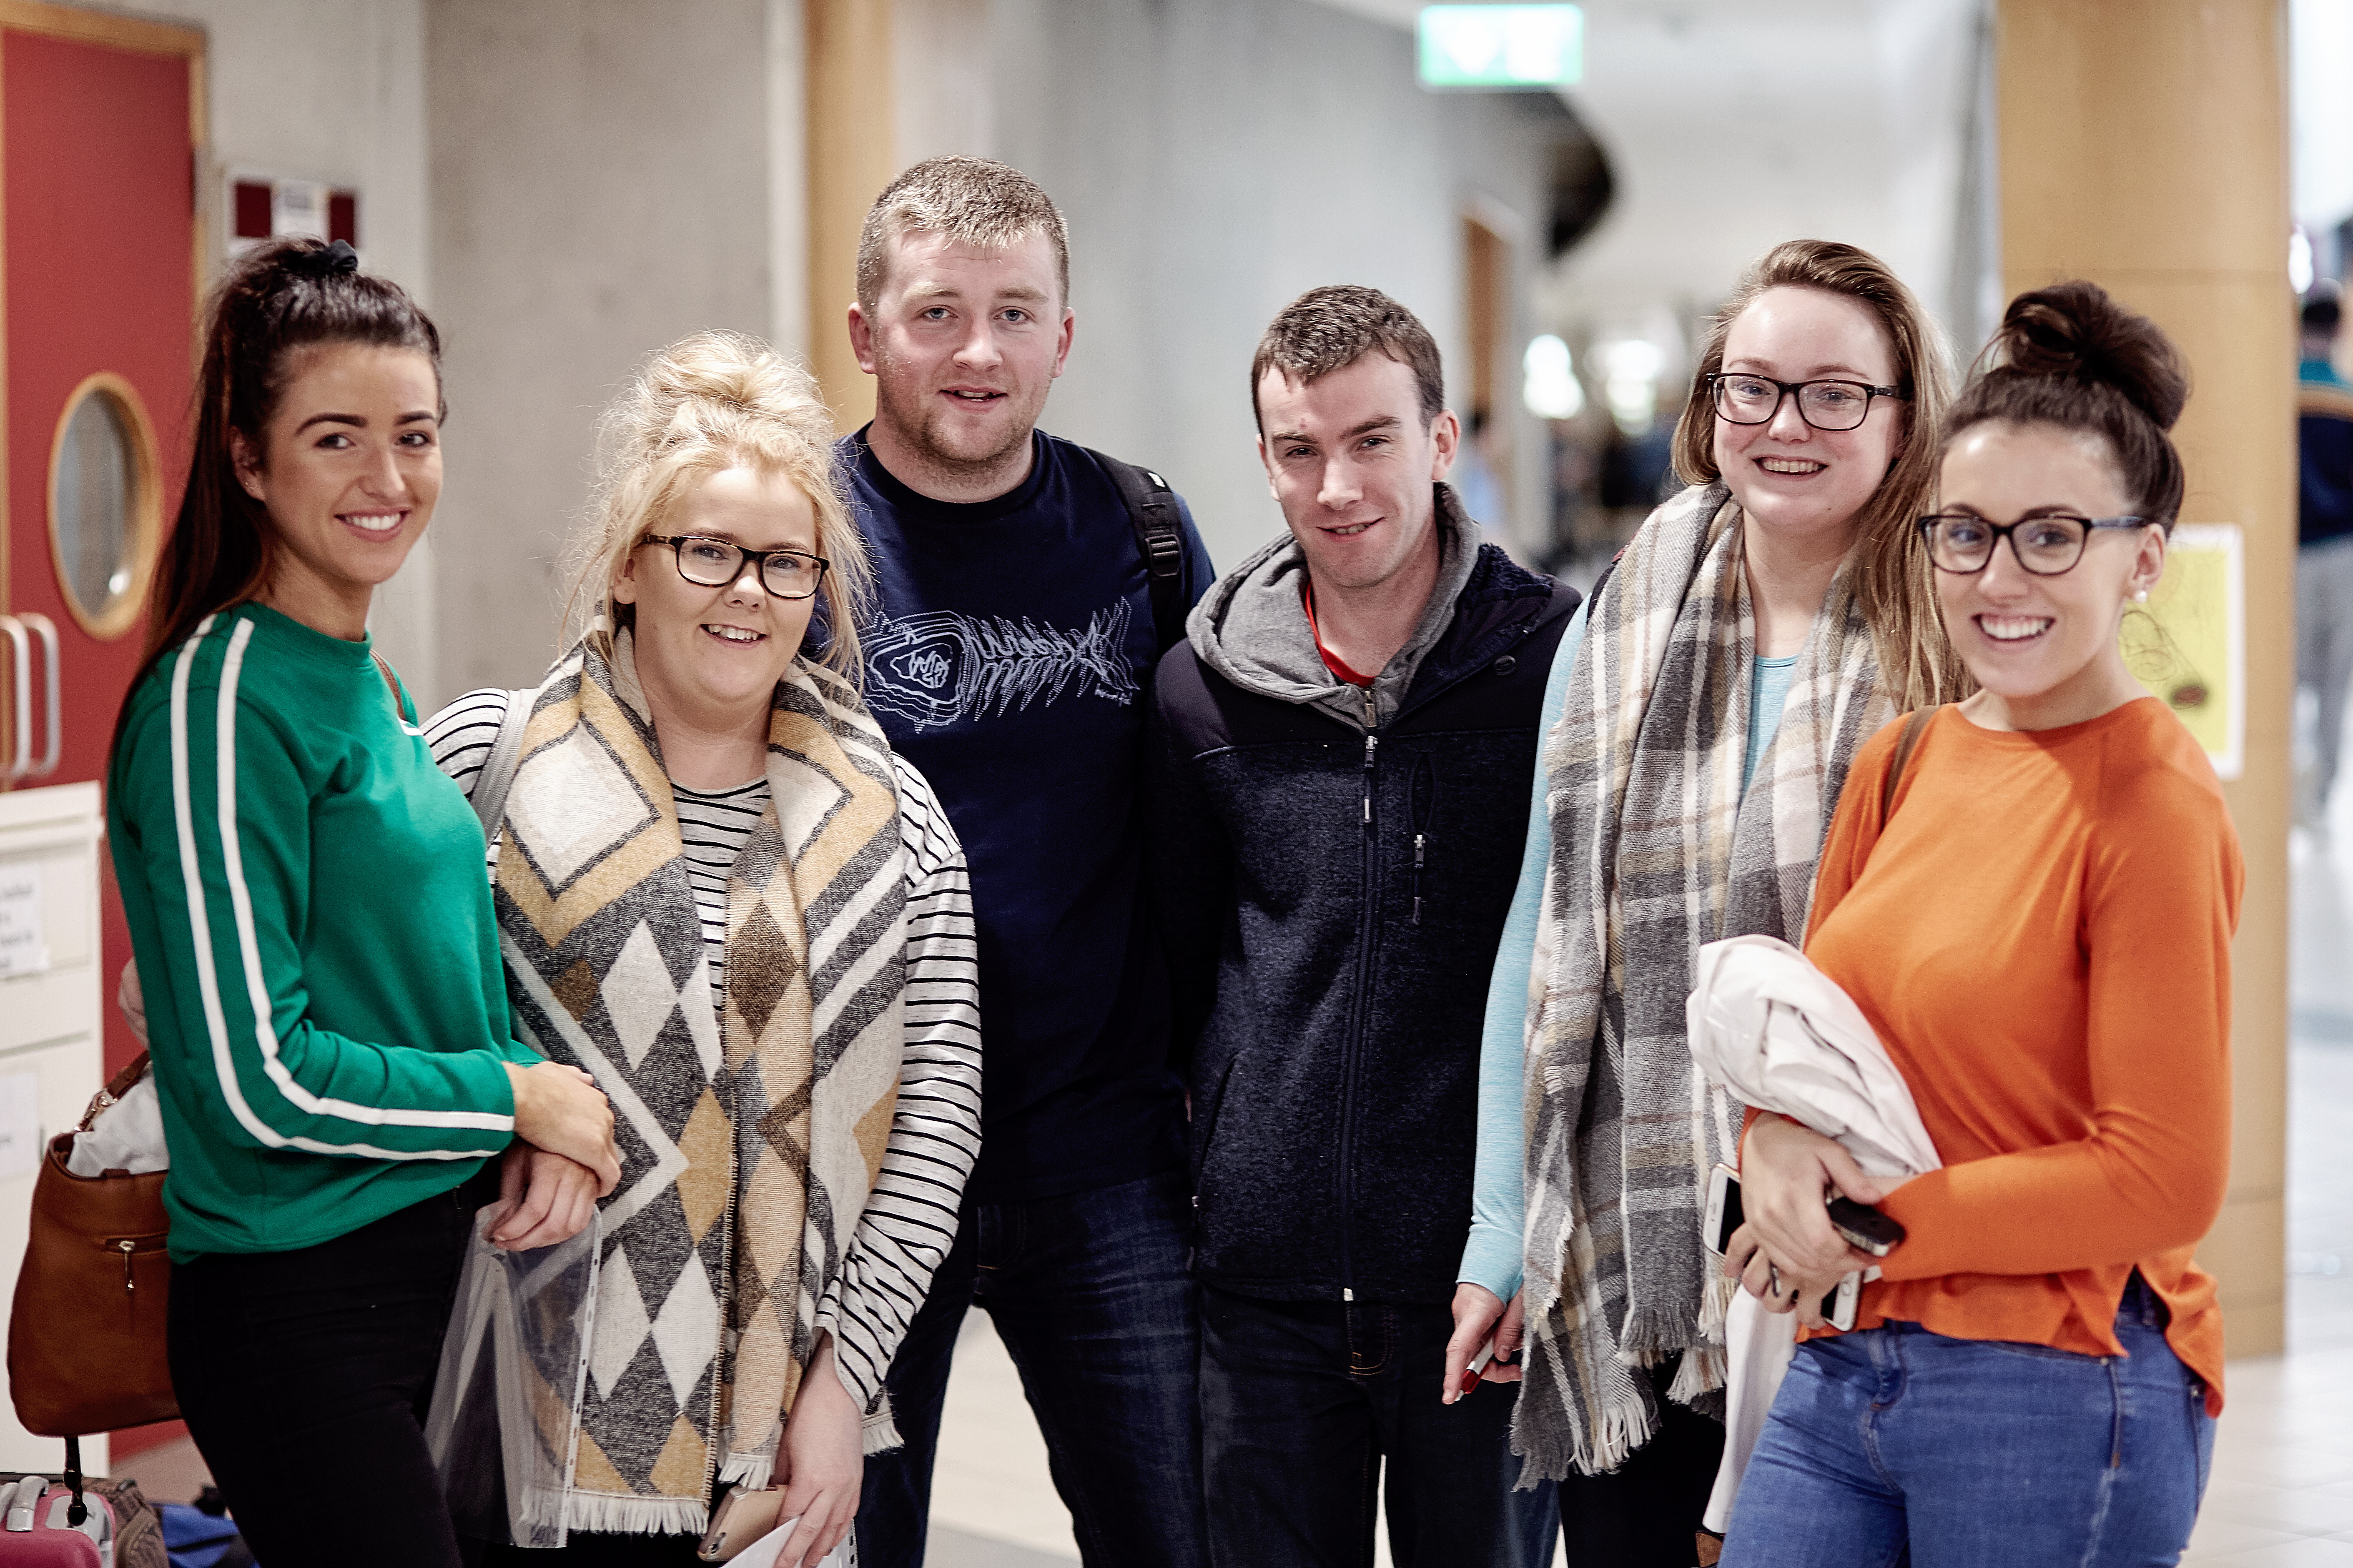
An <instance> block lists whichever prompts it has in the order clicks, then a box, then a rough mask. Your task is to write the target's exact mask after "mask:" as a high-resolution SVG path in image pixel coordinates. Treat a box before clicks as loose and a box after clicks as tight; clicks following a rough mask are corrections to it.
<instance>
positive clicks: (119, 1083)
mask: <svg viewBox="0 0 2353 1568" xmlns="http://www.w3.org/2000/svg"><path fill="white" fill-rule="evenodd" d="M146 1076H147V1053H146V1052H145V1051H142V1052H140V1053H139V1054H138V1055H137V1056H135V1057H133V1058H131V1059H130V1060H129V1061H127V1062H125V1063H123V1064H122V1070H121V1072H119V1073H116V1074H115V1075H114V1076H113V1077H112V1078H111V1079H107V1080H106V1087H105V1088H104V1089H100V1090H99V1091H98V1092H97V1093H96V1094H95V1095H93V1096H91V1097H90V1109H89V1110H85V1111H83V1112H82V1113H81V1125H80V1126H79V1127H78V1128H76V1129H75V1131H78V1132H87V1131H90V1123H92V1122H94V1121H97V1120H98V1117H99V1113H100V1111H102V1110H105V1109H106V1108H107V1107H108V1106H110V1105H112V1104H113V1103H114V1102H115V1101H116V1100H121V1098H122V1097H123V1096H124V1095H126V1094H129V1093H130V1092H131V1086H132V1084H135V1083H137V1082H138V1081H139V1080H140V1079H142V1078H145V1077H146Z"/></svg>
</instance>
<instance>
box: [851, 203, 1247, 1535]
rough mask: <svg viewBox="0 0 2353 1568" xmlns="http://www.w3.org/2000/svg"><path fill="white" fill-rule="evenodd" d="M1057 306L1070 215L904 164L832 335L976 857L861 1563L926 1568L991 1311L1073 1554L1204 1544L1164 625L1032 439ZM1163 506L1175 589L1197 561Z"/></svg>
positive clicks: (884, 697) (895, 642) (880, 711)
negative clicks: (947, 1198)
mask: <svg viewBox="0 0 2353 1568" xmlns="http://www.w3.org/2000/svg"><path fill="white" fill-rule="evenodd" d="M1068 298H1069V250H1068V241H1067V238H1066V233H1065V229H1064V227H1063V223H1062V217H1061V215H1060V212H1058V211H1057V210H1056V209H1055V207H1054V204H1053V202H1052V201H1051V200H1050V198H1049V197H1048V196H1047V195H1046V193H1045V192H1044V191H1042V190H1040V189H1039V187H1038V186H1037V185H1036V184H1033V183H1032V182H1031V181H1030V180H1029V179H1028V178H1027V177H1026V176H1024V175H1023V174H1020V173H1018V171H1016V170H1014V169H1011V168H1008V167H1007V166H1006V165H1005V164H1002V163H993V162H989V161H987V160H984V159H976V158H934V159H932V160H929V161H927V162H925V163H918V164H916V165H915V166H914V167H913V168H912V169H909V170H908V171H907V172H906V173H905V174H902V175H900V176H899V178H898V179H897V180H895V181H894V182H892V184H891V185H890V187H889V188H888V189H886V190H885V191H883V193H882V195H881V197H879V198H878V199H877V200H876V202H875V204H874V207H873V210H872V211H871V213H870V214H869V215H868V216H867V219H866V226H865V231H864V233H863V234H862V235H861V236H860V241H859V256H858V303H857V304H856V305H855V306H853V307H852V308H851V310H850V312H849V332H850V339H851V342H852V343H853V344H854V346H855V347H856V349H857V351H858V357H859V363H860V365H861V366H862V367H863V368H864V369H865V370H866V371H867V372H868V373H869V374H871V375H872V376H873V377H874V380H875V412H874V421H873V423H872V424H871V425H869V426H867V427H866V428H865V429H863V430H861V431H860V432H858V433H857V434H856V435H854V436H850V437H846V438H845V439H844V440H843V441H842V443H841V447H840V458H841V467H842V471H843V472H844V473H845V474H846V475H847V476H848V478H849V485H850V489H851V500H852V504H853V508H854V510H855V511H856V513H857V515H858V519H859V523H860V528H861V529H862V531H864V534H865V537H866V539H867V542H868V543H869V544H870V545H871V549H872V552H873V557H874V569H875V583H876V587H877V590H878V604H877V605H876V616H875V620H874V622H873V624H872V626H871V627H870V628H869V629H868V630H867V631H866V633H865V646H866V700H867V703H868V705H869V706H870V707H871V709H872V710H873V711H874V715H875V717H876V718H877V719H878V720H880V721H881V724H882V727H883V729H884V730H885V731H887V732H888V733H889V735H890V737H891V743H892V745H893V746H895V747H897V748H898V749H899V750H900V751H902V752H905V753H906V755H907V757H908V759H909V760H910V761H912V762H913V763H914V764H915V765H916V766H917V767H919V768H921V769H922V770H923V774H924V776H925V777H926V778H927V779H929V780H930V781H931V784H932V787H933V788H934V790H936V791H937V792H938V794H939V796H940V800H941V803H942V805H944V806H945V808H946V810H947V814H948V818H949V820H950V821H951V822H952V823H953V824H954V825H955V830H956V834H957V836H958V837H960V838H961V839H962V840H963V841H964V848H965V860H966V862H967V863H968V865H969V866H970V868H971V872H972V893H973V906H974V911H975V914H976V924H977V928H978V934H979V952H978V959H979V979H980V1017H981V1033H982V1041H983V1045H982V1058H981V1061H982V1067H981V1082H982V1130H981V1147H980V1156H979V1163H977V1165H976V1167H975V1168H974V1171H973V1174H972V1179H971V1181H970V1183H969V1184H968V1185H967V1186H966V1188H965V1197H964V1206H963V1212H962V1223H961V1226H959V1227H958V1230H957V1233H956V1237H955V1245H954V1247H952V1249H951V1250H950V1251H949V1253H948V1255H947V1257H946V1258H945V1259H944V1261H943V1262H942V1264H941V1266H940V1268H939V1271H938V1273H937V1274H936V1275H935V1276H934V1279H933V1281H932V1289H931V1294H930V1296H929V1297H928V1298H927V1299H926V1300H925V1301H924V1303H923V1307H922V1309H921V1310H919V1311H918V1312H917V1314H916V1316H915V1320H914V1322H913V1326H912V1327H911V1328H910V1329H909V1331H908V1334H907V1339H906V1342H905V1344H904V1345H903V1346H902V1348H901V1350H900V1352H899V1354H898V1357H897V1359H896V1360H895V1361H894V1362H893V1363H892V1367H891V1372H890V1377H889V1389H890V1394H891V1399H892V1409H893V1412H894V1415H895V1416H896V1419H897V1424H898V1427H899V1431H900V1432H901V1434H902V1436H904V1437H905V1439H906V1447H904V1448H903V1449H901V1450H899V1451H897V1452H895V1453H891V1454H885V1455H881V1456H877V1457H875V1458H870V1459H869V1460H867V1461H866V1469H865V1481H864V1491H863V1496H862V1498H861V1500H860V1506H859V1511H858V1542H859V1552H860V1560H861V1561H862V1562H864V1563H866V1564H868V1568H915V1565H916V1564H918V1563H921V1562H922V1560H923V1542H924V1533H925V1521H926V1519H927V1517H928V1515H929V1513H930V1501H931V1471H932V1461H933V1456H934V1450H935V1448H936V1446H937V1439H938V1435H939V1423H940V1407H941V1403H942V1400H943V1397H944V1394H945V1392H946V1387H947V1378H948V1365H949V1360H950V1357H951V1355H952V1353H953V1352H954V1349H955V1337H956V1333H957V1331H958V1329H959V1328H960V1327H961V1325H962V1323H963V1321H964V1319H965V1313H966V1311H967V1310H968V1309H969V1308H970V1306H971V1305H972V1304H973V1303H974V1302H978V1304H979V1305H981V1306H982V1307H985V1308H987V1310H988V1312H989V1315H990V1317H991V1320H992V1321H994V1322H995V1324H996V1326H997V1333H998V1334H999V1336H1000V1337H1002V1338H1003V1339H1004V1341H1005V1342H1006V1345H1007V1347H1008V1350H1009V1351H1010V1352H1012V1355H1013V1359H1014V1361H1015V1363H1017V1364H1018V1366H1019V1367H1020V1369H1021V1378H1022V1385H1023V1389H1024V1391H1025V1392H1026V1393H1027V1394H1028V1395H1029V1403H1030V1405H1031V1407H1032V1408H1033V1409H1034V1410H1035V1411H1036V1412H1037V1414H1038V1418H1039V1427H1040V1428H1041V1430H1042V1431H1043V1432H1044V1435H1045V1438H1046V1443H1047V1446H1048V1447H1049V1449H1050V1452H1051V1455H1052V1458H1053V1469H1054V1479H1055V1485H1056V1486H1057V1488H1058V1489H1060V1492H1061V1494H1062V1500H1063V1501H1064V1502H1065V1503H1067V1504H1068V1505H1069V1507H1070V1510H1071V1520H1072V1521H1073V1524H1074V1527H1075V1530H1076V1533H1077V1536H1078V1542H1079V1547H1080V1551H1081V1552H1082V1555H1083V1557H1084V1560H1085V1561H1086V1562H1087V1563H1090V1564H1096V1563H1101V1564H1106V1565H1109V1564H1117V1565H1118V1568H1135V1565H1141V1564H1155V1563H1168V1564H1179V1563H1182V1564H1194V1563H1201V1562H1204V1561H1206V1558H1207V1551H1206V1544H1205V1540H1204V1533H1203V1528H1202V1523H1201V1517H1202V1515H1201V1494H1200V1479H1199V1430H1200V1427H1199V1416H1198V1410H1197V1407H1196V1404H1195V1391H1194V1363H1195V1358H1196V1352H1197V1348H1198V1325H1197V1317H1196V1311H1195V1305H1194V1290H1193V1286H1192V1283H1191V1280H1190V1278H1189V1275H1188V1273H1187V1247H1188V1246H1189V1243H1190V1231H1191V1214H1190V1205H1189V1202H1188V1194H1187V1188H1186V1184H1185V1177H1184V1145H1183V1136H1184V1116H1185V1110H1184V1100H1183V1096H1182V1091H1181V1089H1180V1088H1179V1085H1178V1080H1177V1078H1176V1074H1175V1073H1174V1072H1173V1071H1172V1070H1171V1068H1170V1065H1169V1061H1168V1041H1169V1003H1168V996H1167V984H1166V970H1165V967H1164V965H1163V963H1162V962H1161V959H1160V955H1159V952H1158V950H1157V947H1156V944H1155V941H1154V939H1153V936H1152V933H1151V931H1150V928H1149V926H1148V924H1147V922H1146V921H1145V915H1144V910H1143V904H1142V900H1141V889H1140V886H1139V883H1140V866H1141V860H1142V834H1143V825H1142V820H1141V816H1140V814H1139V811H1138V803H1137V793H1138V786H1139V770H1140V764H1141V762H1142V739H1143V731H1144V720H1145V702H1144V696H1145V689H1146V687H1147V685H1148V683H1149V681H1150V679H1151V672H1152V667H1153V665H1154V663H1155V661H1156V660H1157V658H1158V657H1159V654H1160V651H1161V649H1162V648H1163V647H1165V646H1166V643H1165V641H1164V640H1163V637H1162V635H1161V634H1160V632H1159V631H1158V630H1157V629H1156V628H1155V623H1154V616H1153V605H1152V596H1151V594H1150V591H1149V574H1148V570H1147V567H1146V564H1145V558H1144V555H1143V553H1142V552H1141V550H1140V549H1139V546H1138V543H1137V538H1136V534H1135V532H1134V529H1133V528H1132V526H1131V523H1130V521H1129V514H1128V511H1127V508H1126V505H1125V503H1124V501H1123V500H1122V499H1121V493H1120V490H1119V489H1118V488H1117V487H1116V484H1115V482H1114V480H1113V477H1112V475H1111V473H1110V472H1108V471H1107V470H1106V468H1105V467H1104V466H1103V463H1101V462H1099V461H1098V460H1097V459H1096V458H1095V457H1094V456H1093V455H1092V454H1091V453H1089V452H1088V451H1086V450H1085V449H1084V448H1082V447H1077V446H1074V445H1072V444H1071V443H1070V442H1068V441H1062V440H1058V439H1056V438H1055V437H1051V436H1048V435H1046V434H1045V433H1043V432H1042V431H1039V429H1038V428H1037V423H1038V416H1039V413H1040V411H1041V410H1042V409H1043V408H1044V406H1045V403H1046V395H1047V392H1048V390H1049V389H1050V387H1051V385H1052V384H1053V380H1054V378H1055V377H1056V376H1058V375H1060V374H1061V371H1062V364H1063V361H1064V359H1065V358H1066V356H1067V355H1068V354H1069V353H1070V347H1071V327H1072V316H1071V310H1070V307H1069V305H1068V304H1067V303H1066V301H1067V300H1068ZM1178 510H1179V513H1180V518H1181V524H1180V527H1181V537H1182V543H1183V555H1182V577H1181V582H1180V584H1179V586H1180V589H1181V593H1180V595H1179V597H1180V598H1181V601H1182V605H1183V606H1184V607H1189V606H1190V605H1192V604H1193V602H1194V601H1195V600H1196V599H1198V597H1200V595H1201V594H1202V593H1203V592H1204V591H1205V590H1206V589H1207V588H1208V584H1209V583H1210V581H1211V580H1212V577H1213V575H1214V574H1213V573H1212V571H1211V569H1210V567H1209V563H1208V559H1207V555H1206V552H1204V551H1203V549H1202V547H1201V542H1200V539H1199V536H1198V534H1197V533H1196V532H1195V531H1194V529H1193V523H1192V519H1191V518H1190V516H1189V515H1184V514H1183V511H1182V503H1181V502H1179V503H1178ZM1166 635H1167V637H1171V638H1173V637H1177V636H1181V635H1182V632H1181V627H1178V626H1170V627H1168V628H1167V630H1166ZM909 1005H910V1006H918V1005H921V1000H920V998H916V997H913V996H911V997H910V998H909ZM953 1217H954V1216H952V1215H947V1214H945V1213H943V1214H942V1215H938V1216H936V1218H937V1219H938V1220H939V1222H940V1223H941V1225H942V1227H943V1229H944V1227H945V1225H946V1223H947V1222H948V1221H949V1220H951V1219H952V1218H953Z"/></svg>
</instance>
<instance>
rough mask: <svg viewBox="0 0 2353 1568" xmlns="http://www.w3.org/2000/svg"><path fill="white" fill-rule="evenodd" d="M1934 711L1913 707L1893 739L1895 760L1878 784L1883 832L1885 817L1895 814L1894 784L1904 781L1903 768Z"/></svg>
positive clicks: (1882, 830) (1909, 761)
mask: <svg viewBox="0 0 2353 1568" xmlns="http://www.w3.org/2000/svg"><path fill="white" fill-rule="evenodd" d="M1936 712H1937V710H1936V709H1934V708H1915V709H1914V710H1912V711H1911V712H1910V713H1908V714H1906V715H1905V720H1904V733H1903V734H1901V735H1899V736H1897V737H1896V741H1895V761H1894V763H1892V764H1891V765H1890V766H1889V767H1888V770H1887V777H1886V778H1885V779H1884V780H1883V781H1882V782H1881V784H1880V786H1879V830H1880V831H1881V832H1883V833H1884V832H1886V831H1887V819H1888V818H1889V817H1891V816H1894V815H1895V786H1896V785H1897V784H1902V783H1903V782H1904V770H1905V767H1906V766H1907V765H1909V764H1910V763H1911V761H1912V752H1913V750H1914V748H1915V747H1917V746H1918V745H1919V744H1920V736H1921V734H1922V733H1923V732H1924V731H1926V729H1927V728H1928V722H1929V721H1930V720H1932V719H1934V718H1936Z"/></svg>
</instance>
